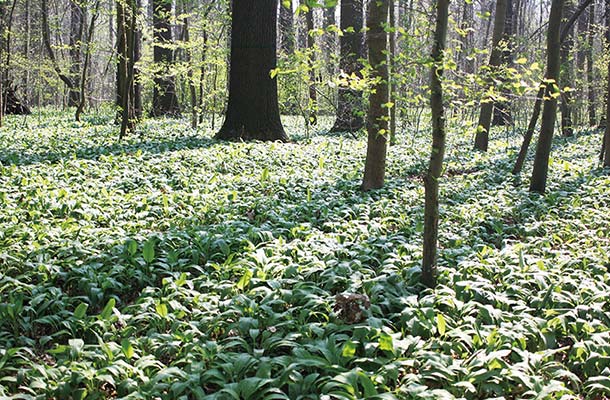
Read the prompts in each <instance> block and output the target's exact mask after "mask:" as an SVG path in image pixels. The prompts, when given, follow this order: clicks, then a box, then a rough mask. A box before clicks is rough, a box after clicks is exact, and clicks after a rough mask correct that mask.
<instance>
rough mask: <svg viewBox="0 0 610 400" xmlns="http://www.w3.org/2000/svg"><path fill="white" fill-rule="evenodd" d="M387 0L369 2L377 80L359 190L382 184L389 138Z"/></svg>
mask: <svg viewBox="0 0 610 400" xmlns="http://www.w3.org/2000/svg"><path fill="white" fill-rule="evenodd" d="M389 5H390V0H376V1H373V2H372V3H371V4H370V5H369V10H368V21H367V29H368V30H367V34H366V38H367V44H368V53H369V63H370V65H371V67H372V68H373V73H372V77H373V78H379V81H378V82H377V83H375V84H374V85H373V87H372V88H371V94H370V97H369V112H368V116H367V121H366V129H367V133H368V143H367V151H366V163H365V166H364V179H363V180H362V190H371V189H379V188H381V187H383V182H384V177H385V164H386V150H387V139H388V133H389V132H388V108H387V103H388V101H389V92H388V81H389V73H388V62H387V50H388V34H387V33H386V31H385V28H384V25H385V24H386V23H387V21H388V11H389Z"/></svg>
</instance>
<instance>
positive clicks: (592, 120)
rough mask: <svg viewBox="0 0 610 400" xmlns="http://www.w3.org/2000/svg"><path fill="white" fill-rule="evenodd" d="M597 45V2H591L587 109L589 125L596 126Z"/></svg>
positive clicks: (588, 36) (587, 53) (588, 34)
mask: <svg viewBox="0 0 610 400" xmlns="http://www.w3.org/2000/svg"><path fill="white" fill-rule="evenodd" d="M594 47H595V3H593V4H591V9H590V10H589V22H588V27H587V49H586V58H587V98H588V102H587V111H588V114H589V125H590V126H595V124H596V123H597V118H596V115H595V106H596V99H595V97H596V96H595V82H594V81H595V78H594V73H593V48H594Z"/></svg>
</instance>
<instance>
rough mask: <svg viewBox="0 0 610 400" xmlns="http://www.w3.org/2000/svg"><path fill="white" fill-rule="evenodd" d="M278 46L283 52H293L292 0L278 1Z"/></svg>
mask: <svg viewBox="0 0 610 400" xmlns="http://www.w3.org/2000/svg"><path fill="white" fill-rule="evenodd" d="M278 33H279V35H278V36H279V47H280V51H281V52H282V53H283V54H292V53H294V14H293V11H292V1H290V2H287V3H284V2H283V1H280V2H279V18H278Z"/></svg>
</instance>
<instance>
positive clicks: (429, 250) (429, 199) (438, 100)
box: [422, 0, 449, 287]
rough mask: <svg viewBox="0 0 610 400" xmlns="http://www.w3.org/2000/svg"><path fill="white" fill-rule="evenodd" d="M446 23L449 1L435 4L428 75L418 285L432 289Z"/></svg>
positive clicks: (442, 140) (442, 147) (442, 137)
mask: <svg viewBox="0 0 610 400" xmlns="http://www.w3.org/2000/svg"><path fill="white" fill-rule="evenodd" d="M448 19H449V0H437V2H436V30H435V33H434V45H433V48H432V59H433V60H434V64H433V65H432V68H431V74H430V108H431V111H432V151H431V152H430V164H429V166H428V171H427V173H426V177H425V178H424V185H425V190H426V194H425V210H424V239H423V258H422V283H423V284H424V285H426V286H428V287H434V286H436V276H437V243H438V220H439V212H438V201H439V187H438V182H439V179H440V177H441V173H442V171H443V159H444V156H445V135H446V132H445V110H444V107H443V85H442V76H443V53H444V50H445V41H446V38H447V23H448Z"/></svg>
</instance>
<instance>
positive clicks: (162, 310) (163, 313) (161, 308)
mask: <svg viewBox="0 0 610 400" xmlns="http://www.w3.org/2000/svg"><path fill="white" fill-rule="evenodd" d="M155 310H156V311H157V314H159V316H160V317H161V318H167V316H168V315H169V311H168V310H167V305H166V304H164V303H159V304H156V305H155Z"/></svg>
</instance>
